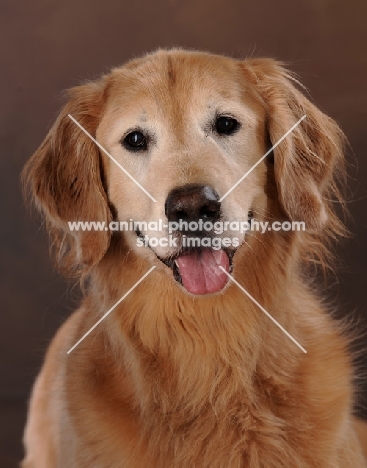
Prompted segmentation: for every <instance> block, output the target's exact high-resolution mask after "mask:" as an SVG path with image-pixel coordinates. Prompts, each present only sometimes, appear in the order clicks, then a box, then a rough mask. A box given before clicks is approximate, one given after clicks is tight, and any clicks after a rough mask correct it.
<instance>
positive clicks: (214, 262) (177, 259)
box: [136, 231, 235, 295]
mask: <svg viewBox="0 0 367 468" xmlns="http://www.w3.org/2000/svg"><path fill="white" fill-rule="evenodd" d="M136 235H137V236H138V237H141V236H142V234H141V232H140V231H136ZM151 250H152V251H153V252H154V250H153V249H151ZM234 253H235V250H232V249H231V250H230V249H220V250H218V249H213V248H206V247H205V248H201V247H200V248H199V247H195V248H185V249H181V250H180V251H179V252H178V253H176V254H175V255H172V256H170V257H168V258H162V257H160V256H159V255H157V254H156V252H154V254H155V255H156V257H157V258H158V260H160V261H161V262H162V263H163V264H164V265H166V266H167V267H168V268H170V269H171V270H172V273H173V277H174V279H175V280H176V281H177V282H178V283H180V284H181V285H182V286H183V287H184V288H185V289H186V290H187V291H188V292H190V293H191V294H196V295H204V294H212V293H216V292H220V291H221V290H222V289H223V288H224V286H225V285H226V284H227V282H228V276H227V275H226V273H225V272H224V271H223V270H222V269H221V268H220V267H222V268H223V269H224V270H225V271H226V272H227V273H231V272H232V268H233V265H232V259H233V255H234Z"/></svg>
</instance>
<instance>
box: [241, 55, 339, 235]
mask: <svg viewBox="0 0 367 468" xmlns="http://www.w3.org/2000/svg"><path fill="white" fill-rule="evenodd" d="M243 66H244V69H245V72H246V74H247V76H248V78H249V79H250V80H251V81H252V82H254V83H255V87H256V90H257V95H258V96H257V97H258V98H260V100H261V101H262V103H263V105H264V106H265V108H266V112H267V127H268V128H267V130H268V133H269V136H270V140H271V143H272V145H274V144H275V143H277V141H278V140H279V139H280V138H281V137H282V136H283V135H284V134H285V133H286V132H287V131H288V130H289V129H290V128H291V127H292V126H293V125H294V124H295V123H296V122H297V121H298V120H299V119H300V118H301V117H302V116H303V115H306V118H305V119H304V120H303V121H302V122H301V123H300V124H299V125H298V126H297V127H296V128H295V129H294V130H293V131H292V132H291V133H290V134H289V135H288V136H287V137H286V138H285V139H284V140H283V141H282V142H281V143H280V144H279V146H277V147H276V148H275V150H274V171H275V179H276V184H277V188H278V194H279V201H280V203H281V205H282V207H283V209H284V211H285V213H286V214H287V215H288V216H289V218H290V219H291V220H295V221H304V222H305V223H306V229H308V230H320V229H321V228H324V229H325V228H330V229H331V231H334V234H341V233H342V230H343V229H342V225H341V223H340V222H339V220H338V219H337V217H336V216H335V214H334V210H333V207H332V205H331V203H330V200H331V199H334V200H336V201H337V202H339V203H342V202H343V200H342V196H341V194H340V191H339V189H338V180H339V179H340V178H343V176H344V174H345V169H344V157H343V152H344V141H345V137H344V135H343V133H342V131H341V130H340V128H339V127H338V125H337V124H336V123H335V122H334V121H333V120H332V119H330V118H329V117H327V116H326V115H325V114H323V113H322V112H321V111H320V110H319V109H318V108H317V107H316V106H315V105H313V104H312V103H311V102H310V101H309V100H308V99H307V98H306V97H305V96H304V94H302V93H301V92H300V91H299V90H298V89H297V88H296V86H297V85H298V86H300V87H302V85H300V83H299V82H298V81H297V80H296V79H295V78H294V77H293V76H292V75H291V74H290V73H289V72H288V71H287V70H286V69H285V68H284V67H283V66H282V65H281V64H280V63H278V62H276V61H275V60H272V59H249V60H246V61H245V62H243Z"/></svg>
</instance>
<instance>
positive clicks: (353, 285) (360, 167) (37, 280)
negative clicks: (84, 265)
mask: <svg viewBox="0 0 367 468" xmlns="http://www.w3.org/2000/svg"><path fill="white" fill-rule="evenodd" d="M0 13H1V25H0V31H1V34H2V36H3V37H2V40H1V42H0V50H1V61H0V66H1V75H0V93H1V100H0V102H1V109H0V118H1V126H0V128H1V152H2V154H1V159H0V176H1V183H0V188H1V197H0V200H1V213H0V216H1V218H0V219H1V236H2V237H1V242H0V249H1V286H0V287H1V292H0V300H1V305H0V310H1V314H0V333H1V337H0V351H1V353H0V410H1V412H0V466H1V467H4V468H8V467H14V466H16V460H19V458H20V457H21V453H22V451H21V445H20V440H21V432H22V426H23V424H24V418H25V408H26V403H25V402H26V398H27V395H28V394H29V390H30V386H31V383H32V381H33V379H34V377H35V375H36V372H37V370H38V369H39V367H40V364H41V361H42V356H43V354H44V351H45V348H46V346H47V344H48V343H49V341H50V339H51V337H52V336H53V334H54V332H55V330H56V328H57V327H58V326H59V324H60V323H61V322H62V321H63V319H64V318H65V317H66V316H67V315H68V314H69V313H70V311H71V310H72V309H73V307H74V306H75V303H76V302H77V293H76V290H73V288H72V287H71V286H70V285H67V284H65V282H64V281H63V280H62V279H61V278H60V277H59V276H58V275H57V274H56V273H55V272H54V271H53V269H52V267H51V264H50V261H49V257H48V249H47V240H46V236H45V234H44V231H43V229H42V228H40V226H41V223H40V220H39V219H38V218H37V217H35V216H33V217H31V216H30V215H29V213H28V212H27V210H26V208H25V207H24V204H23V201H22V197H21V191H20V184H19V173H20V171H21V168H22V166H23V165H24V163H25V161H26V160H27V158H28V157H29V156H30V155H31V154H32V152H33V151H34V150H35V149H36V148H37V146H38V145H39V144H40V143H41V141H42V139H43V137H44V136H45V134H46V131H47V129H48V128H49V127H50V125H51V123H52V121H53V119H54V118H55V116H56V114H57V111H58V109H59V107H60V105H61V100H60V92H61V91H62V90H63V89H65V88H68V87H70V86H73V85H75V84H77V83H79V82H81V81H82V80H84V79H86V78H94V77H97V76H98V75H99V74H101V73H103V72H105V71H107V70H108V69H109V68H110V67H111V66H116V65H119V64H121V63H122V62H124V61H125V60H127V59H129V58H131V57H133V56H137V55H140V54H142V53H145V52H148V51H151V50H154V49H156V48H157V47H171V46H181V47H188V48H195V49H205V50H208V51H211V52H216V53H225V54H229V55H233V56H236V57H245V56H248V55H255V56H271V57H275V58H278V59H280V60H283V61H286V62H288V63H289V64H290V66H291V68H292V69H293V70H294V71H296V72H297V73H298V74H299V75H300V77H301V81H302V82H303V83H304V84H305V85H306V86H307V87H308V88H309V90H310V92H311V94H312V96H313V97H314V99H315V102H316V103H317V104H318V105H319V106H320V107H321V108H322V109H323V110H324V111H325V112H327V113H328V114H329V115H331V116H332V117H333V118H334V119H336V120H337V121H338V122H339V124H340V125H341V126H342V128H343V129H344V131H345V133H346V135H347V137H348V138H349V141H350V143H351V147H352V148H353V151H354V154H355V159H354V161H353V163H352V166H351V176H352V177H351V180H350V187H351V190H350V193H349V202H350V204H349V206H350V209H351V211H352V215H353V219H354V221H351V222H350V223H349V224H350V227H351V230H352V231H353V232H354V233H355V237H354V238H353V239H352V240H350V241H348V242H347V243H345V244H344V246H343V249H342V250H340V254H341V255H342V256H343V258H344V265H345V269H344V270H343V271H342V272H341V273H340V274H339V281H337V280H336V278H332V279H331V281H330V283H331V286H332V288H331V289H330V290H329V293H328V294H329V295H330V296H333V297H334V298H335V297H336V300H337V303H338V304H339V308H340V310H341V311H342V313H343V314H345V315H348V316H352V314H354V315H355V316H357V317H361V318H363V317H364V318H363V319H362V320H361V327H362V324H363V323H366V320H367V318H366V317H367V312H366V305H367V299H366V294H365V292H366V286H365V284H366V277H367V261H366V260H367V253H366V248H365V243H366V241H367V229H366V227H367V223H366V218H365V209H366V204H367V201H366V196H367V191H366V180H367V162H366V157H365V154H366V149H365V148H366V146H367V136H366V126H367V125H366V124H367V113H366V109H367V86H366V85H367V80H366V71H367V55H366V46H367V29H366V21H367V2H366V1H365V0H351V1H348V2H347V1H345V0H308V1H306V0H304V1H301V0H299V1H297V2H295V1H294V0H277V1H272V0H268V1H262V0H260V1H256V2H255V1H252V2H250V1H245V0H227V1H224V0H197V1H195V0H185V1H183V0H182V1H180V0H176V1H175V0H154V1H153V0H151V1H149V0H135V1H134V2H133V1H129V2H128V1H125V0H120V1H116V0H113V1H106V2H101V1H87V0H74V1H69V0H68V1H60V0H58V1H55V0H33V1H28V2H15V1H11V0H2V1H1V3H0ZM365 336H366V335H365ZM366 370H367V366H366V365H365V366H364V372H366ZM365 388H366V387H365ZM361 397H362V398H361V402H362V403H363V392H361ZM366 402H367V400H366V398H365V399H364V404H365V405H366ZM359 411H361V407H360V409H359ZM50 468H52V467H50ZM65 468H67V467H65Z"/></svg>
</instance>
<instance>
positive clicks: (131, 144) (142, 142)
mask: <svg viewBox="0 0 367 468" xmlns="http://www.w3.org/2000/svg"><path fill="white" fill-rule="evenodd" d="M122 144H123V145H124V146H125V148H126V149H127V150H129V151H144V150H146V149H147V137H146V136H145V135H144V134H143V133H141V132H139V131H137V130H135V131H134V132H131V133H129V134H128V135H126V137H125V138H124V139H123V141H122Z"/></svg>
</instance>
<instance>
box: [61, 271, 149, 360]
mask: <svg viewBox="0 0 367 468" xmlns="http://www.w3.org/2000/svg"><path fill="white" fill-rule="evenodd" d="M154 268H155V266H152V268H151V269H150V270H149V271H147V272H146V273H145V275H144V276H142V277H141V278H140V280H139V281H137V282H136V283H135V284H134V286H133V287H132V288H130V289H129V290H128V292H127V293H125V294H124V295H123V296H122V298H121V299H119V300H118V301H117V302H116V304H115V305H113V306H112V307H111V309H110V310H108V311H107V312H106V313H105V314H104V316H103V317H101V318H100V319H99V320H98V322H97V323H95V324H94V325H93V327H92V328H91V329H90V330H89V331H87V333H86V334H85V335H84V336H82V337H81V338H80V340H79V341H78V342H77V343H75V345H74V346H73V347H72V348H70V349H69V351H68V352H67V354H70V353H71V352H72V351H73V349H75V348H76V347H77V346H78V344H80V343H81V342H82V341H83V340H84V338H86V337H87V336H88V335H89V333H91V332H92V331H93V330H94V329H95V328H96V327H97V326H98V325H99V324H100V323H101V322H102V320H104V319H105V318H106V317H107V315H109V314H110V313H111V312H112V311H113V310H114V309H115V308H116V307H117V306H118V305H119V304H120V303H121V302H122V301H123V300H124V299H125V297H126V296H128V295H129V294H130V293H131V292H132V291H133V290H134V289H135V288H136V287H137V286H138V285H139V284H140V283H141V282H142V281H143V280H144V279H145V278H146V277H147V276H148V275H149V274H150V273H151V272H152V271H153V270H154Z"/></svg>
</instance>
